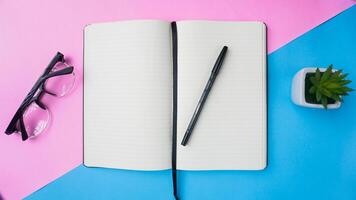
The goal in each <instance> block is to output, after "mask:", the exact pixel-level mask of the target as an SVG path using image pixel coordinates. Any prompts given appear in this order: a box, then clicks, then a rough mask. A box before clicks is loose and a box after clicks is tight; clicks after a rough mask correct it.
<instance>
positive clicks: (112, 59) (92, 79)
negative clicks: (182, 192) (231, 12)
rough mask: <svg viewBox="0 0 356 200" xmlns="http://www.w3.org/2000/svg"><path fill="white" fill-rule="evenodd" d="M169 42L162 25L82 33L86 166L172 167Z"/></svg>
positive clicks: (120, 25)
mask: <svg viewBox="0 0 356 200" xmlns="http://www.w3.org/2000/svg"><path fill="white" fill-rule="evenodd" d="M171 41H172V40H171V28H170V23H168V22H163V21H151V20H144V21H125V22H115V23H103V24H93V25H89V26H87V27H86V28H85V49H84V75H85V80H84V82H85V87H84V164H85V165H86V166H94V167H109V168H121V169H135V170H160V169H168V168H171V144H172V142H171V140H172V138H171V135H172V134H171V124H172V120H171V119H172V118H171V116H172V73H173V72H172V53H171V52H172V48H171Z"/></svg>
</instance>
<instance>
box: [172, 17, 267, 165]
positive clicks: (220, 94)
mask: <svg viewBox="0 0 356 200" xmlns="http://www.w3.org/2000/svg"><path fill="white" fill-rule="evenodd" d="M177 31H178V32H177V33H178V122H177V168H178V169H183V170H260V169H264V168H265V167H266V156H267V147H266V134H267V130H266V129H267V126H266V122H267V112H266V107H267V104H266V103H267V102H266V82H267V81H266V27H265V25H264V24H263V23H261V22H213V21H181V22H177ZM224 45H226V46H228V51H227V54H226V57H225V60H224V63H223V65H222V68H221V70H220V73H219V75H218V77H217V78H216V80H215V83H214V85H213V87H212V89H211V91H210V94H209V96H208V98H207V101H206V102H205V105H204V108H203V110H202V112H201V114H200V117H199V119H198V122H197V124H196V126H195V128H194V131H193V133H192V136H191V138H190V140H189V142H188V144H187V146H182V145H180V142H181V141H182V138H183V136H184V133H185V131H186V128H187V127H188V124H189V121H190V119H191V117H192V115H193V112H194V109H195V107H196V105H197V103H198V101H199V98H200V96H201V94H202V92H203V90H204V87H205V84H206V82H207V81H208V79H209V76H210V73H211V70H212V68H213V66H214V63H215V60H216V58H217V56H218V55H219V53H220V51H221V49H222V47H223V46H224Z"/></svg>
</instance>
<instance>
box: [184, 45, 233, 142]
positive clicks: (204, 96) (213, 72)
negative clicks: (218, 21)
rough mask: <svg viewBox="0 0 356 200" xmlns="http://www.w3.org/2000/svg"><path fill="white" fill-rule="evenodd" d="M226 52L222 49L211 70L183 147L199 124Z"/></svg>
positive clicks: (224, 48) (225, 48)
mask: <svg viewBox="0 0 356 200" xmlns="http://www.w3.org/2000/svg"><path fill="white" fill-rule="evenodd" d="M226 51H227V46H224V47H223V48H222V50H221V52H220V54H219V57H218V58H217V59H216V62H215V65H214V67H213V69H212V70H211V75H210V77H209V80H208V82H207V83H206V86H205V88H204V91H203V94H202V95H201V97H200V99H199V102H198V105H197V107H195V110H194V114H193V116H192V119H191V120H190V122H189V125H188V128H187V130H186V131H185V134H184V137H183V140H182V142H181V145H183V146H185V145H186V144H187V142H188V140H189V137H190V136H191V134H192V132H193V129H194V126H195V123H196V122H197V120H198V118H199V115H200V112H201V111H202V109H203V106H204V103H205V100H206V99H207V97H208V95H209V92H210V90H211V87H212V86H213V84H214V81H215V79H216V77H217V75H218V74H219V71H220V68H221V65H222V63H223V61H224V58H225V55H226Z"/></svg>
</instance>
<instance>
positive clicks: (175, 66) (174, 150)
mask: <svg viewBox="0 0 356 200" xmlns="http://www.w3.org/2000/svg"><path fill="white" fill-rule="evenodd" d="M171 27H172V53H173V124H172V181H173V195H174V197H175V199H176V200H178V199H179V198H178V188H177V76H178V74H177V72H178V62H177V54H178V52H177V50H178V43H177V39H178V38H177V24H176V22H172V23H171Z"/></svg>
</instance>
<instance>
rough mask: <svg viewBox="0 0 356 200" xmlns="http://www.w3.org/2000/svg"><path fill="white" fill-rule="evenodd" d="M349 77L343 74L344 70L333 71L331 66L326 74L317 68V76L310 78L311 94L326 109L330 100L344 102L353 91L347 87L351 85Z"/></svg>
mask: <svg viewBox="0 0 356 200" xmlns="http://www.w3.org/2000/svg"><path fill="white" fill-rule="evenodd" d="M347 75H348V74H347V73H342V70H337V71H335V70H333V65H330V66H329V67H328V68H327V70H326V71H325V72H320V70H319V68H317V69H316V71H315V75H314V76H312V77H310V82H311V83H312V86H311V87H310V89H309V93H310V94H312V95H315V99H316V101H317V102H318V103H320V104H322V105H323V107H324V108H325V109H327V107H328V99H332V100H334V101H335V102H342V101H343V99H342V98H343V96H345V95H348V93H349V92H351V91H353V89H351V88H349V87H347V86H346V85H347V84H349V83H351V81H350V80H346V79H345V78H346V76H347Z"/></svg>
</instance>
